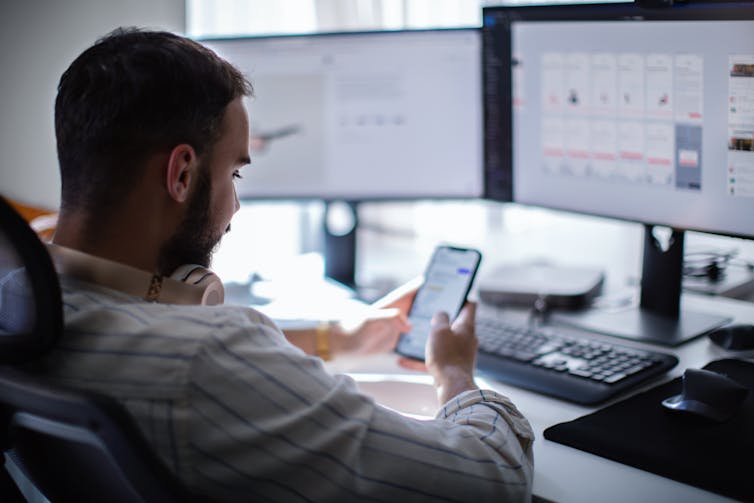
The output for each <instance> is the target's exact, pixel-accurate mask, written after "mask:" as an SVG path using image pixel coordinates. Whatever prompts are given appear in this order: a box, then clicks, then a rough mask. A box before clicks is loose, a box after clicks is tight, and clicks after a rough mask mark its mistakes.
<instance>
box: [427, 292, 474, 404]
mask: <svg viewBox="0 0 754 503" xmlns="http://www.w3.org/2000/svg"><path fill="white" fill-rule="evenodd" d="M475 315H476V304H474V303H471V302H467V303H466V304H465V305H464V306H463V308H462V309H461V312H460V313H459V314H458V317H457V318H456V319H455V321H454V322H453V324H452V325H451V324H450V320H449V319H448V315H447V313H444V312H440V313H437V314H435V316H434V317H433V318H432V329H431V330H430V332H429V337H428V338H427V348H426V359H425V365H426V367H427V371H428V372H429V373H430V374H431V375H432V377H434V379H435V387H436V388H437V397H438V400H439V402H440V403H441V404H442V403H446V402H447V401H448V400H450V399H451V398H453V397H454V396H456V395H458V394H459V393H462V392H464V391H467V390H473V389H478V388H477V386H476V384H474V366H475V362H476V352H477V348H478V346H479V342H478V341H477V338H476V335H475V333H474V320H475Z"/></svg>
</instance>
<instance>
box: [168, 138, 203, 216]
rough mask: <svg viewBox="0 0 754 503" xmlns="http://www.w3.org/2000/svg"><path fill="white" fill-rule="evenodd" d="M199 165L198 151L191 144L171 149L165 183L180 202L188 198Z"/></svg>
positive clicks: (174, 197) (171, 195)
mask: <svg viewBox="0 0 754 503" xmlns="http://www.w3.org/2000/svg"><path fill="white" fill-rule="evenodd" d="M198 165H199V160H198V159H197V156H196V151H195V150H194V147H192V146H191V145H189V144H187V143H182V144H180V145H178V146H176V147H174V148H173V150H171V151H170V155H169V156H168V165H167V170H166V172H165V185H166V188H167V190H168V194H170V197H172V198H173V199H174V200H176V201H178V202H180V203H183V202H186V201H187V200H188V198H189V195H190V194H191V184H192V183H193V181H194V177H195V176H196V169H197V166H198Z"/></svg>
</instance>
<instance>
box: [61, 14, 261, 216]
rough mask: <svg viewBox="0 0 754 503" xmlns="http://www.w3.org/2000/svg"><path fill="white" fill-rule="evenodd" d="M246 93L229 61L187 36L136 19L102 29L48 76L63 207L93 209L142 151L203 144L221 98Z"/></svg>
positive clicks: (113, 200)
mask: <svg viewBox="0 0 754 503" xmlns="http://www.w3.org/2000/svg"><path fill="white" fill-rule="evenodd" d="M251 93H252V89H251V85H250V84H249V82H248V81H247V80H246V79H245V78H244V76H243V75H242V74H241V72H240V71H239V70H238V69H236V68H235V67H234V66H233V65H231V64H230V63H228V62H227V61H225V60H223V59H222V58H220V57H218V56H217V55H216V54H215V53H214V52H212V51H211V50H209V49H208V48H206V47H204V46H202V45H201V44H199V43H197V42H195V41H193V40H190V39H187V38H185V37H181V36H179V35H175V34H173V33H168V32H162V31H144V30H139V29H136V28H119V29H117V30H115V31H113V32H111V33H110V34H108V35H106V36H105V37H104V38H102V39H100V40H98V41H97V42H96V43H95V44H94V45H93V46H92V47H90V48H89V49H87V50H86V51H84V52H83V53H82V54H81V55H80V56H79V57H78V58H76V60H75V61H74V62H73V63H72V64H71V66H70V67H68V69H67V70H66V71H65V73H63V76H62V77H61V79H60V83H59V85H58V95H57V99H56V101H55V134H56V137H57V146H58V160H59V162H60V174H61V179H62V205H63V208H71V209H80V210H84V211H85V212H86V213H88V214H89V215H92V216H94V215H98V216H100V217H103V216H104V214H107V213H108V209H109V208H111V207H112V205H117V204H118V201H119V200H122V198H123V196H125V195H126V194H127V193H128V191H129V190H130V189H131V188H132V187H133V186H134V180H136V179H138V177H140V176H142V174H143V173H142V172H141V167H142V166H143V164H144V162H143V161H144V160H146V159H147V158H148V157H149V156H150V155H152V154H155V153H158V152H161V151H170V150H171V149H172V148H173V147H174V146H176V145H179V144H181V143H188V144H190V145H191V146H192V147H193V148H194V149H195V151H196V152H197V155H200V156H201V155H202V154H204V153H205V152H208V151H210V150H211V147H212V145H213V144H214V142H215V141H217V139H218V138H219V136H220V134H221V130H220V127H221V123H222V118H223V115H224V113H225V109H226V107H227V105H228V104H229V103H230V102H231V101H233V100H234V99H236V98H238V97H240V96H248V95H250V94H251Z"/></svg>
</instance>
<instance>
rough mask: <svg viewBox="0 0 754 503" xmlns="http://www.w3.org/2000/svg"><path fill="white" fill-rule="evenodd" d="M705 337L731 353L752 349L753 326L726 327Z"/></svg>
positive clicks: (753, 343) (737, 325)
mask: <svg viewBox="0 0 754 503" xmlns="http://www.w3.org/2000/svg"><path fill="white" fill-rule="evenodd" d="M707 335H708V336H709V338H710V340H711V341H712V342H714V343H715V344H717V345H718V346H720V347H721V348H723V349H727V350H731V351H744V350H747V349H754V325H748V324H736V325H728V326H725V327H720V328H716V329H715V330H713V331H712V332H710V333H709V334H707Z"/></svg>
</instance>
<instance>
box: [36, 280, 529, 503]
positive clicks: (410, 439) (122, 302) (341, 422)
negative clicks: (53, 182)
mask: <svg viewBox="0 0 754 503" xmlns="http://www.w3.org/2000/svg"><path fill="white" fill-rule="evenodd" d="M61 282H62V288H63V300H64V316H65V333H64V335H63V338H62V340H61V341H60V344H59V346H58V347H57V349H56V350H55V351H54V352H53V353H52V354H51V355H50V356H49V358H48V359H47V360H46V364H47V365H46V367H45V368H46V370H45V372H47V373H49V374H50V375H52V376H55V377H56V378H57V379H58V380H60V381H61V382H63V383H65V384H68V385H73V386H75V387H79V388H86V389H92V390H95V391H99V392H102V393H106V394H109V395H111V396H114V397H116V398H117V399H119V400H120V401H121V402H122V403H123V404H124V405H125V406H126V407H127V408H128V410H129V411H130V412H131V414H132V415H133V416H134V418H135V419H136V422H137V424H138V425H139V426H140V428H141V430H142V432H143V433H144V435H145V436H146V438H147V440H148V441H149V442H150V443H151V444H152V445H153V447H154V448H155V450H156V451H157V452H158V454H159V455H160V457H161V458H162V459H163V460H164V461H165V463H166V464H167V465H168V467H169V468H171V469H172V470H173V471H174V472H175V473H176V474H177V475H178V476H179V478H180V479H181V480H183V481H184V482H185V483H186V485H187V486H189V487H190V488H192V489H193V490H195V491H197V492H201V493H205V494H209V495H212V496H213V497H215V498H218V499H224V500H227V501H286V502H287V501H385V502H387V501H419V500H427V501H458V502H461V501H474V502H478V501H489V500H495V501H501V500H528V499H529V498H530V496H531V482H532V470H533V465H532V441H533V433H532V430H531V428H530V426H529V424H528V422H527V421H526V419H524V418H523V417H522V415H521V414H520V413H519V412H518V410H517V409H516V408H515V407H514V405H513V404H512V403H511V402H510V401H509V400H508V399H507V398H505V397H503V396H502V395H500V394H498V393H496V392H494V391H487V390H481V391H467V392H464V393H462V394H460V395H458V396H457V397H455V398H454V399H452V400H451V401H449V402H448V403H446V404H444V405H443V406H442V407H441V408H440V410H439V411H438V414H437V416H436V418H435V419H433V420H418V419H413V418H409V417H405V416H403V415H401V414H399V413H396V412H394V411H391V410H389V409H386V408H384V407H382V406H380V405H378V404H376V403H375V402H374V400H373V399H372V398H370V397H368V396H366V395H364V394H362V393H360V392H359V391H358V390H357V387H356V385H355V383H354V382H353V380H352V379H350V378H349V377H347V376H342V375H331V374H329V373H328V372H327V371H326V369H325V368H324V367H323V364H322V361H321V360H320V359H318V358H316V357H312V356H308V355H306V354H304V353H303V352H302V351H301V350H299V349H298V348H296V347H295V346H293V345H291V344H290V343H289V342H288V341H287V340H286V339H285V336H284V335H283V334H282V332H281V331H280V330H279V329H278V328H277V327H276V326H275V325H274V323H272V322H271V321H270V320H269V319H268V318H267V317H265V316H264V315H263V314H261V313H259V312H257V311H255V310H253V309H250V308H245V307H239V306H212V307H206V306H178V305H166V304H157V303H148V302H145V301H143V300H141V299H139V298H136V297H132V296H130V295H127V294H124V293H120V292H117V291H114V290H110V289H107V288H104V287H100V286H98V285H93V284H89V283H84V282H81V281H79V280H76V279H73V278H68V277H65V276H63V277H61Z"/></svg>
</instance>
